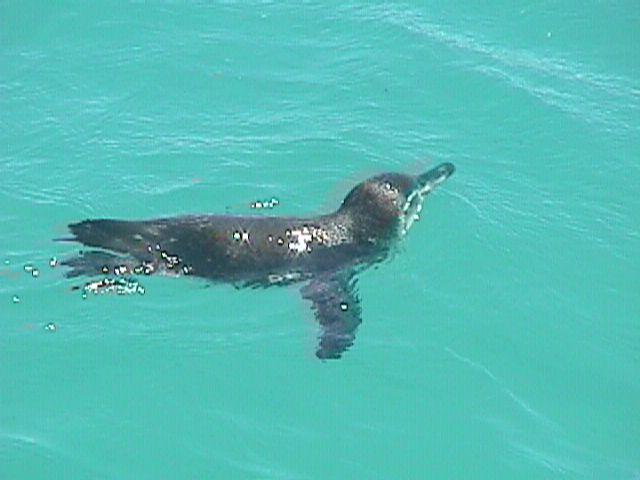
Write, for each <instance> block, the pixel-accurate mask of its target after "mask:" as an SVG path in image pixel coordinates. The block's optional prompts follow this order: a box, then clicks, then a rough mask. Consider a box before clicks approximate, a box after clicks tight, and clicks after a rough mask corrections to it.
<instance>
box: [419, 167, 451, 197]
mask: <svg viewBox="0 0 640 480" xmlns="http://www.w3.org/2000/svg"><path fill="white" fill-rule="evenodd" d="M455 170H456V167H455V166H454V165H453V163H441V164H440V165H438V166H437V167H435V168H432V169H431V170H429V171H428V172H425V173H423V174H421V175H418V176H417V177H416V187H417V188H416V189H417V190H418V191H419V192H420V194H421V195H426V194H427V193H429V192H430V191H431V190H433V189H434V188H435V187H437V186H438V185H440V184H441V183H442V182H444V181H445V180H446V179H447V178H449V177H450V176H451V174H452V173H453V172H454V171H455Z"/></svg>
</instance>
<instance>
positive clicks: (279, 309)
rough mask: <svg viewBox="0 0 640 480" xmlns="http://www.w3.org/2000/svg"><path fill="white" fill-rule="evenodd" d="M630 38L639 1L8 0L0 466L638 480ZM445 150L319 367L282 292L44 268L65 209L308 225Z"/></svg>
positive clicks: (1, 14) (23, 471)
mask: <svg viewBox="0 0 640 480" xmlns="http://www.w3.org/2000/svg"><path fill="white" fill-rule="evenodd" d="M639 25H640V9H638V8H637V4H636V2H632V1H629V2H623V1H621V2H596V1H590V2H548V1H547V2H533V3H532V2H505V1H502V2H488V3H487V2H485V3H483V4H482V6H479V5H478V4H477V3H476V2H442V1H440V2H438V1H434V2H417V1H416V2H405V3H399V2H365V1H364V0H354V1H350V2H347V3H345V2H323V3H316V2H292V1H289V2H287V1H283V2H268V1H265V2H248V1H247V2H234V1H226V2H219V3H215V4H207V3H202V2H193V3H188V2H149V3H147V2H131V3H128V4H127V3H124V2H105V1H101V2H65V3H64V4H62V5H60V4H58V5H57V6H56V7H51V6H49V5H48V4H45V3H43V2H25V1H22V2H10V1H5V2H2V3H1V4H0V125H1V129H0V131H1V132H2V133H1V134H0V135H1V137H0V138H1V140H2V149H1V150H0V172H1V174H2V179H1V180H2V181H1V182H0V232H1V233H0V262H2V264H0V273H1V274H2V275H0V322H1V323H0V326H1V328H2V333H1V334H0V478H2V479H40V478H43V479H44V478H47V479H48V478H66V479H147V478H148V479H157V478H175V479H182V478H215V479H217V478H220V479H337V478H358V479H401V478H402V479H404V478H447V479H449V478H465V479H467V478H486V479H507V478H508V479H512V478H527V479H537V478H540V479H549V478H569V479H573V478H585V479H636V480H637V479H639V478H640V441H639V440H640V414H639V413H638V412H639V411H640V409H638V405H639V404H640V375H638V367H640V347H639V346H638V345H640V324H639V320H640V289H639V283H638V278H637V276H638V268H639V267H640V262H639V260H640V234H639V231H638V227H639V225H640V215H639V214H638V212H639V211H640V200H639V196H638V186H639V185H640V164H639V163H638V160H639V158H638V157H639V153H640V80H639V79H640V54H639V53H638V51H639V50H638V46H639V45H638V26H639ZM443 161H450V162H453V163H455V164H456V166H457V172H456V174H455V175H454V176H453V177H451V178H450V179H449V180H448V182H447V183H446V184H445V185H444V186H443V187H442V188H440V189H438V190H437V191H436V192H435V193H434V194H433V195H431V196H430V197H429V198H428V199H427V202H426V203H425V209H424V215H423V218H422V220H421V221H420V222H418V224H417V225H416V226H414V227H413V229H412V231H411V232H410V235H409V236H408V238H407V239H406V240H405V241H404V242H403V244H402V246H401V248H400V249H399V252H398V253H397V255H395V256H394V258H393V259H391V261H389V262H386V263H384V264H382V265H381V266H380V268H378V269H376V270H370V271H367V272H365V273H363V274H362V275H361V277H360V281H359V286H360V296H361V298H362V310H363V317H364V322H363V324H362V326H361V328H360V330H359V333H358V338H357V341H356V344H355V345H354V347H353V348H352V349H351V350H350V351H349V352H348V353H347V354H346V355H345V356H344V358H342V359H341V360H339V361H332V362H320V361H318V360H317V359H316V358H315V357H314V355H313V352H314V344H315V341H316V340H315V336H316V334H317V327H316V325H315V322H314V320H313V315H312V313H311V311H310V309H309V308H308V305H307V304H306V303H305V302H303V300H302V299H301V298H300V296H299V294H298V288H297V287H295V286H293V287H288V288H273V289H268V290H242V289H241V290H235V289H234V288H233V287H230V286H227V285H209V284H207V283H206V282H203V281H198V280H196V279H188V278H187V279H184V278H183V279H170V278H145V279H143V282H144V286H145V288H146V293H145V295H128V296H115V295H103V296H90V297H89V298H87V299H86V300H83V299H82V297H81V295H80V292H78V291H72V290H71V287H72V286H73V285H77V284H78V282H77V281H75V282H74V281H72V280H68V279H65V278H64V277H63V275H62V274H63V271H62V269H61V268H51V267H50V266H49V260H50V259H51V258H52V257H53V256H55V257H58V258H64V257H65V256H70V255H73V254H74V253H77V251H78V249H79V248H80V247H79V246H77V245H70V244H62V243H55V242H53V241H52V239H53V238H55V237H60V236H64V235H65V234H66V228H65V226H66V225H67V224H68V223H70V222H73V221H77V220H80V219H83V218H87V217H119V218H149V217H156V216H164V215H171V214H179V213H186V212H224V211H229V212H233V213H238V214H243V213H247V214H252V213H256V212H255V211H253V210H251V209H250V208H249V207H248V205H249V204H250V203H251V202H252V201H254V200H257V199H265V198H271V197H276V198H278V199H279V201H280V205H278V207H276V209H274V210H273V211H271V212H268V213H273V214H282V215H289V214H293V215H301V214H308V213H313V212H324V211H329V210H331V209H333V208H335V207H336V206H337V205H338V204H339V202H340V200H341V198H342V196H343V195H344V193H346V191H348V189H349V187H350V186H351V185H352V184H353V183H354V182H356V181H358V180H360V179H362V178H364V177H366V176H367V175H369V174H371V173H374V172H381V171H388V170H398V171H419V170H420V169H421V168H423V167H425V166H428V165H432V164H435V163H439V162H443ZM25 265H26V266H33V267H35V268H37V269H38V271H39V275H38V276H37V277H34V276H33V275H32V273H31V272H28V271H25V269H24V267H25ZM14 297H15V298H14ZM50 323H53V324H54V325H55V327H56V328H55V331H52V330H51V327H49V328H46V326H47V325H48V324H50Z"/></svg>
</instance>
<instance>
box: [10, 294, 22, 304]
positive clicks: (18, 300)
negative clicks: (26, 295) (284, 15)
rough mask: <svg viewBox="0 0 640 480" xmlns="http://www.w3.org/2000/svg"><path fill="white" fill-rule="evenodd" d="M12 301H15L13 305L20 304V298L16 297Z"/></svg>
mask: <svg viewBox="0 0 640 480" xmlns="http://www.w3.org/2000/svg"><path fill="white" fill-rule="evenodd" d="M11 300H12V301H13V303H20V297H19V296H17V295H14V296H13V298H12V299H11Z"/></svg>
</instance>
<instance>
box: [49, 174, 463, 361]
mask: <svg viewBox="0 0 640 480" xmlns="http://www.w3.org/2000/svg"><path fill="white" fill-rule="evenodd" d="M454 169H455V168H454V166H453V165H452V164H450V163H443V164H441V165H439V166H437V167H435V168H433V169H431V170H429V171H427V172H426V173H423V174H421V175H416V176H413V175H404V174H399V173H384V174H381V175H378V176H375V177H372V178H370V179H368V180H366V181H365V182H363V183H360V184H358V185H356V186H355V187H354V188H353V189H352V190H351V191H350V192H349V194H348V195H347V196H346V197H345V199H344V200H343V202H342V204H341V205H340V207H339V208H338V210H337V211H336V212H334V213H331V214H328V215H321V216H316V217H308V218H302V217H256V216H238V215H184V216H177V217H168V218H158V219H151V220H139V221H138V220H131V221H129V220H111V219H89V220H83V221H81V222H78V223H73V224H71V225H69V229H70V231H71V233H72V234H73V237H72V238H69V239H66V240H72V241H77V242H80V243H82V244H84V245H86V246H87V247H92V249H90V250H86V251H82V252H80V254H79V255H78V256H76V257H73V258H70V259H67V260H65V261H63V262H62V264H63V265H66V266H67V267H70V270H68V272H67V273H66V275H67V276H68V277H75V276H79V275H97V274H100V273H106V272H109V273H110V272H114V273H115V274H117V275H134V274H145V275H151V274H173V275H193V276H197V277H202V278H205V279H207V280H210V281H222V282H230V283H232V284H234V285H237V286H272V285H288V284H293V283H301V284H302V288H301V290H300V292H301V294H302V297H303V298H305V299H307V300H309V301H311V303H312V308H313V310H314V312H315V316H316V318H317V320H318V322H319V323H320V326H321V333H320V336H319V344H318V347H317V350H316V355H317V356H318V357H319V358H321V359H329V358H340V357H341V356H342V354H343V353H344V352H345V350H347V349H348V348H349V347H350V346H351V345H353V342H354V340H355V335H356V330H357V328H358V325H360V323H361V321H362V320H361V318H360V313H361V310H360V300H359V298H358V296H357V293H356V276H357V274H359V273H360V272H361V271H362V270H364V269H366V268H368V267H370V266H371V265H374V264H376V263H378V262H380V261H382V260H384V259H385V258H386V257H387V256H388V255H389V252H390V251H391V250H392V248H393V246H394V244H396V243H397V242H398V241H399V240H400V239H401V238H402V237H403V236H404V235H405V234H406V233H407V231H408V230H409V228H410V227H411V225H412V224H413V222H414V220H415V219H416V218H417V216H418V214H419V213H420V211H421V209H422V203H423V201H424V198H425V196H426V195H427V194H429V193H430V192H431V191H432V190H433V189H434V188H435V187H436V186H438V185H440V184H441V183H442V182H444V181H445V180H446V179H447V178H448V177H449V176H450V175H451V174H452V173H453V172H454Z"/></svg>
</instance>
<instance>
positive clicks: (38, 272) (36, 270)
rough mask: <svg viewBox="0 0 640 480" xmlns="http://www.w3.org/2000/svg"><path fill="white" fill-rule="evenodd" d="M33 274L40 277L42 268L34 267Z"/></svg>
mask: <svg viewBox="0 0 640 480" xmlns="http://www.w3.org/2000/svg"><path fill="white" fill-rule="evenodd" d="M31 276H32V277H39V276H40V270H38V269H37V268H34V269H33V270H31Z"/></svg>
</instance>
